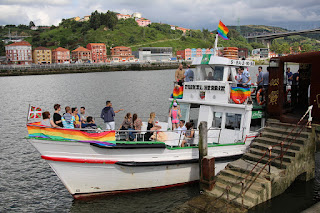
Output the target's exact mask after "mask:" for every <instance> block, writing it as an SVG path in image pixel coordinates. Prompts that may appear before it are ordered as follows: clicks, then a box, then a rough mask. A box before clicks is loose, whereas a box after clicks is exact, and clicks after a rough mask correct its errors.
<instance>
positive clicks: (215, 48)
mask: <svg viewBox="0 0 320 213" xmlns="http://www.w3.org/2000/svg"><path fill="white" fill-rule="evenodd" d="M217 55H218V32H217V33H216V40H215V41H214V56H217Z"/></svg>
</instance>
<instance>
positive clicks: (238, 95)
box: [230, 87, 251, 101]
mask: <svg viewBox="0 0 320 213" xmlns="http://www.w3.org/2000/svg"><path fill="white" fill-rule="evenodd" d="M250 95H251V91H250V87H248V88H243V87H231V92H230V98H231V99H232V100H243V101H244V100H245V99H246V98H247V97H249V96H250Z"/></svg>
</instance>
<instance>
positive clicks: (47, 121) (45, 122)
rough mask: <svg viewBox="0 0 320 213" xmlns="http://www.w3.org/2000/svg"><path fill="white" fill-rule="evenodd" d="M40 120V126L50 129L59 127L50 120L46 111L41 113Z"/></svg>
mask: <svg viewBox="0 0 320 213" xmlns="http://www.w3.org/2000/svg"><path fill="white" fill-rule="evenodd" d="M42 118H43V120H42V121H41V125H43V126H51V127H59V126H57V125H56V124H55V123H54V122H53V120H50V112H48V111H45V112H43V113H42Z"/></svg>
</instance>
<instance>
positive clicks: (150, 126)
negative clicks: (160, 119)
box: [144, 112, 161, 141]
mask: <svg viewBox="0 0 320 213" xmlns="http://www.w3.org/2000/svg"><path fill="white" fill-rule="evenodd" d="M155 118H156V113H155V112H151V113H150V118H149V120H148V126H147V131H149V132H146V134H144V137H145V140H147V141H149V140H150V137H151V135H152V134H153V132H150V131H151V130H159V129H161V126H159V125H156V124H155V120H154V119H155Z"/></svg>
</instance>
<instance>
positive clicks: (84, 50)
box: [72, 47, 90, 52]
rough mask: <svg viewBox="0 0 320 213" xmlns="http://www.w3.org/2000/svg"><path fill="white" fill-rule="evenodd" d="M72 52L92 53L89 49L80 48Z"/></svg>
mask: <svg viewBox="0 0 320 213" xmlns="http://www.w3.org/2000/svg"><path fill="white" fill-rule="evenodd" d="M72 52H90V50H88V49H87V48H84V47H78V48H77V49H75V50H73V51H72Z"/></svg>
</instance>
